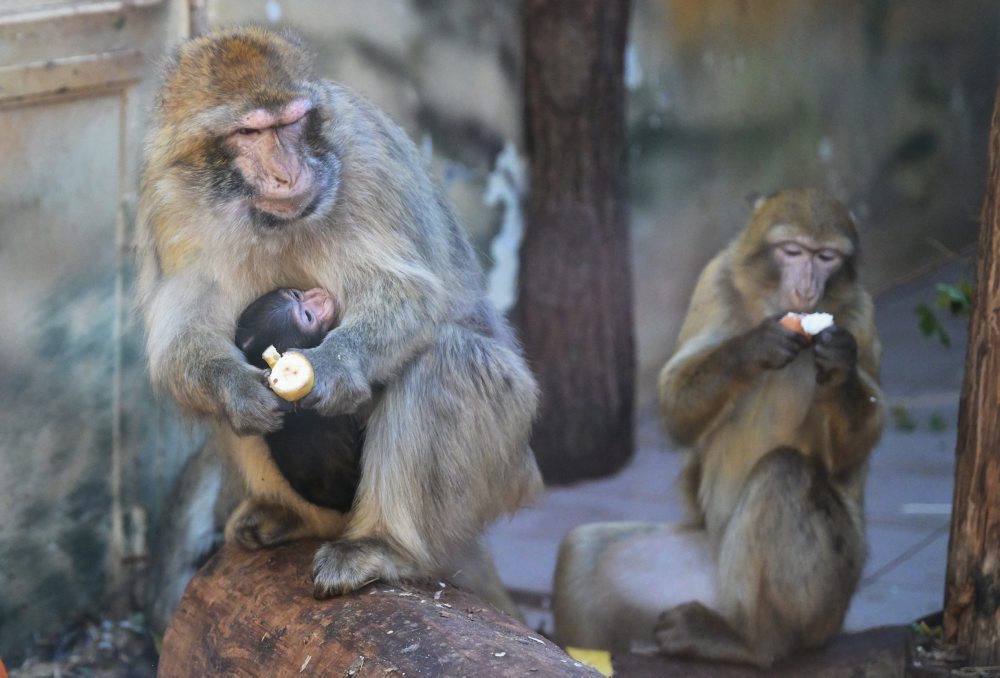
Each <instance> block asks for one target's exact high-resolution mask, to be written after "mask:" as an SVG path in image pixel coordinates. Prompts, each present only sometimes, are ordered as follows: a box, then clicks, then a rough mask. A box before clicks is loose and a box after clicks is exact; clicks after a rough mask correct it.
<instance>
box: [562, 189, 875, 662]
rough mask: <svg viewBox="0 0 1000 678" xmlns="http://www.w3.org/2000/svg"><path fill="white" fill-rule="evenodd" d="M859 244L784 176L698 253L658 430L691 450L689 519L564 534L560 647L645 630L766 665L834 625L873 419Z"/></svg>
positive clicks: (845, 217) (847, 583)
mask: <svg viewBox="0 0 1000 678" xmlns="http://www.w3.org/2000/svg"><path fill="white" fill-rule="evenodd" d="M858 245H859V241H858V234H857V231H856V228H855V224H854V220H853V218H852V217H851V215H850V212H849V211H848V210H847V208H846V207H845V206H844V205H843V204H842V203H840V202H839V201H837V200H836V199H834V198H832V197H831V196H829V195H828V194H826V193H825V192H823V191H821V190H817V189H792V190H786V191H780V192H778V193H776V194H774V195H771V196H768V197H766V198H760V199H759V200H757V201H756V202H755V203H754V206H753V211H752V213H751V215H750V219H749V223H748V224H747V225H746V227H745V228H744V229H743V231H742V232H741V233H740V234H739V235H738V236H737V237H736V238H734V239H733V240H732V241H731V242H730V243H729V245H728V246H727V247H725V248H724V249H723V250H722V251H721V252H719V253H718V254H717V255H716V256H715V257H714V258H713V259H712V260H711V261H710V262H709V263H708V264H707V265H706V266H705V269H704V270H703V271H702V273H701V276H700V277H699V279H698V283H697V285H696V287H695V290H694V293H693V295H692V298H691V303H690V307H689V309H688V313H687V316H686V317H685V319H684V323H683V326H682V327H681V331H680V336H679V338H678V342H677V350H676V352H675V353H674V355H673V357H672V358H671V359H670V360H669V362H667V364H666V365H665V366H664V368H663V370H662V371H661V373H660V379H659V388H660V411H661V414H662V417H663V423H664V428H665V429H666V430H667V432H668V433H669V434H670V436H671V437H672V438H673V440H674V441H675V442H676V443H677V444H678V446H680V447H683V448H686V450H687V461H686V465H685V468H684V471H683V473H682V476H681V479H680V480H681V482H680V484H681V491H682V493H683V494H684V496H685V499H686V500H687V504H688V508H689V510H690V519H689V521H688V522H687V523H686V524H684V525H683V526H673V527H667V526H659V525H655V526H650V525H646V524H636V523H620V524H615V523H611V524H602V523H597V524H595V525H590V526H584V527H581V528H577V529H576V530H574V531H573V532H571V533H570V534H569V535H568V536H567V538H566V540H565V541H564V542H563V546H562V548H561V549H560V556H559V566H558V568H557V573H556V579H555V586H554V592H555V595H554V610H555V619H556V632H557V635H558V638H559V641H560V643H563V644H570V645H578V646H584V647H600V648H610V649H614V650H616V651H622V650H628V649H629V647H630V643H631V642H632V641H640V642H642V641H646V642H648V641H655V642H656V643H657V644H658V645H659V647H660V649H661V650H662V651H663V652H665V653H668V654H673V655H685V656H695V657H700V658H703V659H710V660H720V661H728V662H745V663H751V664H756V665H758V666H770V665H771V664H772V663H773V662H775V661H776V660H778V659H780V658H782V657H785V656H787V655H788V654H790V653H792V652H796V651H800V650H803V649H810V648H816V647H819V646H821V645H823V644H824V643H826V642H827V641H829V640H830V638H832V637H833V636H834V634H836V633H837V631H838V630H839V629H840V626H841V623H842V621H843V619H844V615H845V613H846V611H847V608H848V605H849V603H850V601H851V596H852V595H853V593H854V590H855V587H856V585H857V582H858V578H859V576H860V574H861V572H862V568H863V567H864V561H865V556H866V551H867V549H866V543H865V530H864V501H863V491H864V482H865V475H866V473H867V468H868V465H867V460H868V457H869V455H870V454H871V452H872V449H873V448H874V446H875V444H876V443H877V442H878V439H879V436H880V434H881V431H882V423H883V419H884V411H883V405H882V393H881V390H880V388H879V383H878V373H879V359H880V354H881V347H880V344H879V339H878V335H877V332H876V329H875V321H874V309H873V304H872V300H871V297H870V296H869V295H868V293H867V292H866V291H865V290H864V288H863V287H862V286H861V285H860V284H859V283H858V281H857V270H856V264H857V260H858ZM788 311H793V312H794V315H792V316H791V317H785V316H786V313H787V312H788ZM834 319H836V322H835V323H834V322H833V321H834ZM786 323H787V324H786ZM788 324H790V325H793V326H792V327H789V326H788ZM640 559H642V560H641V562H644V563H649V568H648V571H651V572H659V573H660V576H659V578H658V582H657V585H656V591H655V594H646V595H644V596H642V595H639V594H636V593H635V592H634V591H633V589H631V588H630V586H631V584H630V582H629V581H628V580H625V581H622V580H621V579H618V578H616V577H615V576H613V575H612V574H608V573H616V572H620V571H622V570H627V568H628V567H631V566H633V565H632V563H635V562H636V561H638V560H640ZM616 565H620V566H618V567H616ZM644 574H645V572H644ZM654 598H655V603H656V604H655V606H654V605H652V604H650V602H649V601H650V599H654Z"/></svg>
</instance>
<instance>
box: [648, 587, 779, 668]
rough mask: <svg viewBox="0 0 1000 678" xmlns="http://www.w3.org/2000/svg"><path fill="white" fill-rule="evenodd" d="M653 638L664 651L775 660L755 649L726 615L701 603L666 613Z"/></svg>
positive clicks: (737, 659)
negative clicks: (763, 655)
mask: <svg viewBox="0 0 1000 678" xmlns="http://www.w3.org/2000/svg"><path fill="white" fill-rule="evenodd" d="M653 637H654V638H655V639H656V644H657V645H658V646H659V648H660V651H661V652H663V653H664V654H670V655H676V656H679V657H698V658H701V659H712V660H720V661H731V662H743V663H749V664H756V665H758V666H767V665H769V664H770V663H771V662H770V661H767V660H765V659H763V658H761V657H760V656H758V655H757V654H756V653H755V652H753V651H752V650H751V649H750V648H749V647H748V646H747V643H746V641H745V640H744V639H743V637H742V636H741V635H740V634H739V633H737V632H736V630H735V629H733V627H732V626H731V625H730V624H729V622H728V621H726V619H725V617H723V616H722V615H720V614H719V613H718V612H716V611H715V610H712V609H710V608H708V607H705V606H704V605H703V604H701V603H698V602H691V603H684V604H683V605H678V606H677V607H672V608H670V609H669V610H667V611H666V612H664V613H662V614H661V615H660V618H659V620H658V621H657V622H656V626H655V627H654V628H653Z"/></svg>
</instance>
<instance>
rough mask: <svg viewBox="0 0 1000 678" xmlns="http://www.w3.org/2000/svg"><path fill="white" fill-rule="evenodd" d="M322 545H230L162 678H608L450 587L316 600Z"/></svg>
mask: <svg viewBox="0 0 1000 678" xmlns="http://www.w3.org/2000/svg"><path fill="white" fill-rule="evenodd" d="M317 546H318V542H315V541H301V542H295V543H292V544H287V545H285V546H279V547H277V548H273V549H263V550H260V551H243V550H241V549H239V548H236V547H234V546H225V547H223V548H222V549H221V550H220V551H219V553H217V554H216V555H215V556H214V557H213V558H212V560H210V561H209V562H208V563H207V564H206V565H205V567H203V568H202V569H201V571H200V572H199V573H198V574H197V575H195V577H194V579H192V580H191V583H190V584H189V585H188V588H187V590H186V591H185V592H184V598H183V599H182V600H181V602H180V605H178V607H177V613H176V615H175V616H174V619H173V621H172V622H171V623H170V628H168V629H167V633H166V636H165V637H164V639H163V648H162V651H161V653H160V665H159V669H158V673H157V675H158V676H159V678H187V677H188V676H233V677H237V678H238V677H240V676H246V677H247V678H251V677H254V678H255V677H256V676H357V677H358V678H364V677H365V676H376V677H378V678H385V677H386V676H404V675H405V676H531V675H538V676H567V677H568V676H597V675H598V674H597V673H596V672H595V671H593V670H591V669H588V668H586V667H584V666H582V665H580V664H579V663H577V662H574V661H573V660H572V659H570V657H569V656H568V655H566V654H565V653H564V652H563V651H562V650H560V649H559V648H558V647H556V646H555V645H553V644H552V643H551V642H549V641H548V640H546V639H544V638H543V637H542V636H540V635H539V634H538V633H535V632H533V631H530V630H529V629H528V628H526V627H525V626H523V625H521V624H520V623H519V622H517V621H515V620H513V619H511V618H510V617H508V616H507V615H505V614H503V613H501V612H497V611H496V610H494V609H493V608H491V607H489V606H487V605H486V604H485V603H483V602H482V601H480V600H479V599H478V598H476V597H475V596H473V595H472V594H469V593H466V592H464V591H460V590H458V589H455V588H454V587H452V586H450V585H446V586H445V587H444V588H441V587H440V585H439V584H437V583H436V582H435V583H433V584H431V585H424V586H421V585H416V584H414V585H408V586H406V587H393V586H387V585H384V584H374V585H370V586H368V587H365V588H364V589H362V590H361V591H358V592H355V593H351V594H348V595H345V596H338V597H336V598H332V599H330V600H323V601H319V600H315V599H314V598H313V597H312V582H311V581H310V574H311V573H312V556H313V553H314V552H315V551H316V547H317Z"/></svg>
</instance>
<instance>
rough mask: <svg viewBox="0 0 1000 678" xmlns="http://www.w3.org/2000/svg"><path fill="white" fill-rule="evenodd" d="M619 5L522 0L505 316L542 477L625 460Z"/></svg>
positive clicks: (563, 476) (578, 475)
mask: <svg viewBox="0 0 1000 678" xmlns="http://www.w3.org/2000/svg"><path fill="white" fill-rule="evenodd" d="M630 5H631V3H630V2H629V0H614V1H607V0H524V4H523V9H522V20H523V30H524V64H525V65H524V69H525V78H524V79H525V83H524V88H525V89H524V96H525V135H526V140H525V141H526V147H527V153H528V158H529V163H530V173H531V174H530V176H531V181H530V195H529V197H528V205H527V210H526V222H527V223H526V225H525V234H524V240H523V243H522V246H521V262H520V267H521V268H520V270H521V274H520V280H519V285H518V288H519V293H518V303H517V306H516V308H515V309H514V312H513V318H514V321H515V324H516V325H517V326H518V327H519V329H520V332H521V337H522V339H523V341H524V345H525V350H526V352H527V355H528V358H529V360H530V361H531V364H532V368H533V369H534V371H535V374H536V375H537V377H538V380H539V383H540V386H541V389H542V406H541V413H540V417H539V420H538V422H537V424H536V426H535V430H534V434H533V438H532V446H533V448H534V451H535V455H536V457H537V458H538V462H539V465H540V467H541V469H542V473H543V475H544V476H545V479H546V480H547V481H548V482H569V481H573V480H579V479H583V478H591V477H597V476H602V475H607V474H609V473H611V472H613V471H616V470H618V469H620V468H621V467H622V466H623V465H624V464H625V463H626V462H627V461H628V460H629V459H630V458H631V455H632V443H633V401H634V390H635V383H634V382H635V341H634V337H633V334H634V333H633V323H632V277H631V276H632V273H631V264H630V258H631V252H630V249H629V240H630V239H629V231H628V228H629V223H628V202H627V192H626V183H627V175H626V144H625V87H624V50H625V39H626V29H627V25H628V17H629V11H630Z"/></svg>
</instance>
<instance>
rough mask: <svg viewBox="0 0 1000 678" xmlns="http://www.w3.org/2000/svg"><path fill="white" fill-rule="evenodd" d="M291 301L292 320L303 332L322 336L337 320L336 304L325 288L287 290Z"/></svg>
mask: <svg viewBox="0 0 1000 678" xmlns="http://www.w3.org/2000/svg"><path fill="white" fill-rule="evenodd" d="M288 295H289V297H290V299H291V301H292V322H294V323H295V324H296V325H297V326H298V327H299V329H300V330H302V332H303V333H304V334H307V335H311V336H322V335H324V334H326V333H327V332H329V331H330V330H332V329H333V326H334V323H335V322H336V321H337V304H336V302H334V300H333V297H332V296H330V295H329V293H327V291H326V290H324V289H320V288H318V287H316V288H313V289H311V290H306V291H305V292H300V291H299V290H292V289H290V290H288Z"/></svg>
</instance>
